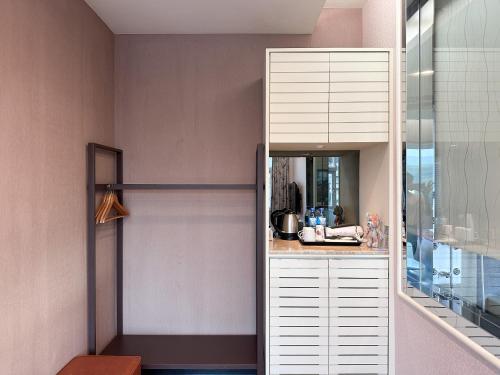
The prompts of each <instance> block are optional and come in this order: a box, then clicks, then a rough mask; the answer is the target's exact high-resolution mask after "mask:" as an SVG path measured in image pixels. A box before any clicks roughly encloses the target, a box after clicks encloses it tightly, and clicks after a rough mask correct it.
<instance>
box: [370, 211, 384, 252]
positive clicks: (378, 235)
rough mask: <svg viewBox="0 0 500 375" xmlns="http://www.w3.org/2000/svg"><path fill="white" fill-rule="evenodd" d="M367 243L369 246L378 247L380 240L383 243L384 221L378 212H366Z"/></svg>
mask: <svg viewBox="0 0 500 375" xmlns="http://www.w3.org/2000/svg"><path fill="white" fill-rule="evenodd" d="M366 219H367V223H366V234H365V239H366V245H367V246H368V247H378V246H379V242H380V243H381V242H382V240H383V239H384V233H383V232H382V221H381V220H380V217H379V216H378V215H377V214H371V213H367V214H366Z"/></svg>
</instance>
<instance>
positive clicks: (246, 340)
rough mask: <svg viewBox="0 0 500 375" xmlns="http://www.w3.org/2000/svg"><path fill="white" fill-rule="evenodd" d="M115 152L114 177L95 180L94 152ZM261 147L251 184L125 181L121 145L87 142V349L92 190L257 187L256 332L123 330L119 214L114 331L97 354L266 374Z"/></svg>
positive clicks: (91, 309)
mask: <svg viewBox="0 0 500 375" xmlns="http://www.w3.org/2000/svg"><path fill="white" fill-rule="evenodd" d="M98 152H101V153H108V154H113V155H114V157H115V168H116V181H115V182H114V183H109V184H96V154H97V153H98ZM264 155H265V149H264V145H262V144H260V145H258V146H257V154H256V167H257V168H256V169H257V170H256V183H254V184H156V183H154V184H125V183H123V150H121V149H118V148H114V147H110V146H105V145H101V144H97V143H89V144H88V146H87V301H88V332H87V334H88V353H89V354H97V353H96V336H97V334H96V320H97V314H96V294H97V289H96V288H97V281H96V224H95V220H94V216H95V204H96V192H98V191H105V190H116V191H117V195H118V198H119V199H120V201H123V191H124V190H250V191H255V192H256V212H257V218H256V276H257V277H256V287H257V288H256V298H257V299H256V301H257V311H256V314H257V317H256V318H257V319H256V334H255V335H124V334H123V219H118V220H117V221H116V225H117V227H116V324H117V327H116V333H117V334H116V336H115V337H114V338H113V340H111V342H110V343H109V344H108V345H107V346H106V348H105V349H104V350H103V351H102V352H101V353H100V354H103V355H139V356H141V357H142V368H143V369H153V370H155V369H170V370H224V371H225V370H238V372H239V373H241V371H244V372H246V371H249V372H251V373H255V372H256V373H257V374H264V368H265V367H264V350H265V349H264V346H265V338H264V327H265V326H264V316H265V312H264V304H263V295H264V272H263V270H264V262H265V254H264V249H265V248H264V245H265V232H264V220H265V217H264V201H265V172H264V170H265V156H264Z"/></svg>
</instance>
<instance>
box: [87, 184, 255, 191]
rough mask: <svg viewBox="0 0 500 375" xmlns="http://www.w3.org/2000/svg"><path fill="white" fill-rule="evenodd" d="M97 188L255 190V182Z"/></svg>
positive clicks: (100, 186) (101, 187)
mask: <svg viewBox="0 0 500 375" xmlns="http://www.w3.org/2000/svg"><path fill="white" fill-rule="evenodd" d="M95 187H96V189H97V190H255V189H256V188H257V185H256V184H96V185H95Z"/></svg>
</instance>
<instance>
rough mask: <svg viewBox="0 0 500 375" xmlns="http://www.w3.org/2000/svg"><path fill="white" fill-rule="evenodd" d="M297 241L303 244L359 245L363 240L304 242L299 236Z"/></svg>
mask: <svg viewBox="0 0 500 375" xmlns="http://www.w3.org/2000/svg"><path fill="white" fill-rule="evenodd" d="M299 242H300V243H301V244H302V245H305V246H359V245H361V244H362V243H363V242H361V241H350V240H340V239H338V240H329V239H326V240H325V241H322V242H319V241H318V242H305V241H302V240H301V239H300V238H299Z"/></svg>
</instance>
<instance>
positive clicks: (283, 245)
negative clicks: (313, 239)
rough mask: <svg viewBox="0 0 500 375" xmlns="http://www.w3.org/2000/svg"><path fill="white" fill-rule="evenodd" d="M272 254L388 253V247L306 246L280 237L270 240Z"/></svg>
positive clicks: (270, 252) (363, 245)
mask: <svg viewBox="0 0 500 375" xmlns="http://www.w3.org/2000/svg"><path fill="white" fill-rule="evenodd" d="M269 254H270V255H304V254H314V255H388V254H389V251H388V249H378V248H369V247H367V246H366V244H364V243H363V244H361V245H360V246H314V245H313V246H304V245H302V244H301V243H300V242H299V241H297V240H295V241H287V240H281V239H278V238H275V239H273V240H272V241H269Z"/></svg>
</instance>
